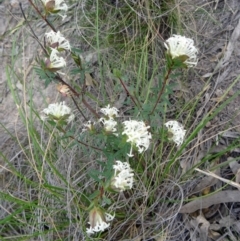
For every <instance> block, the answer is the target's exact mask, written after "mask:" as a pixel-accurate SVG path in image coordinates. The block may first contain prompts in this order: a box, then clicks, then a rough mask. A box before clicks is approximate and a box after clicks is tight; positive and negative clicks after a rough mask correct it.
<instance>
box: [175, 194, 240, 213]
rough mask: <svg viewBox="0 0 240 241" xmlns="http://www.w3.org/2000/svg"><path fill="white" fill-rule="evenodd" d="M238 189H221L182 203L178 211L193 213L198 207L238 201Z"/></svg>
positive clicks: (239, 195)
mask: <svg viewBox="0 0 240 241" xmlns="http://www.w3.org/2000/svg"><path fill="white" fill-rule="evenodd" d="M239 200H240V192H239V191H221V192H218V193H215V194H213V195H211V196H206V197H201V198H198V199H196V200H194V201H192V202H190V203H188V204H186V205H184V206H183V207H182V208H181V210H180V213H193V212H195V211H197V210H199V209H203V208H208V207H210V206H211V205H214V204H219V203H229V202H239Z"/></svg>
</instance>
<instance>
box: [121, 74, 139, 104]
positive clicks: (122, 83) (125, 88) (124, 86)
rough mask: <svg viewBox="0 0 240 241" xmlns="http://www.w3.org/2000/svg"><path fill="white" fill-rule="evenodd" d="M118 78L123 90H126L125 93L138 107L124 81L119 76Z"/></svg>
mask: <svg viewBox="0 0 240 241" xmlns="http://www.w3.org/2000/svg"><path fill="white" fill-rule="evenodd" d="M118 79H119V80H120V82H121V85H122V86H123V88H124V90H125V91H126V92H127V94H128V95H129V96H130V98H131V100H132V102H133V103H134V104H135V106H137V107H139V106H138V105H137V103H136V101H135V100H134V98H133V96H132V95H131V94H130V92H129V91H128V89H127V87H126V85H125V84H124V82H123V81H122V79H121V78H118ZM140 107H141V106H140Z"/></svg>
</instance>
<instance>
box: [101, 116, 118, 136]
mask: <svg viewBox="0 0 240 241" xmlns="http://www.w3.org/2000/svg"><path fill="white" fill-rule="evenodd" d="M99 122H100V123H102V124H103V126H104V129H105V131H106V132H112V133H114V132H116V131H117V129H116V126H117V122H116V121H115V120H114V119H105V118H100V119H99Z"/></svg>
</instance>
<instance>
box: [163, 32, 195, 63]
mask: <svg viewBox="0 0 240 241" xmlns="http://www.w3.org/2000/svg"><path fill="white" fill-rule="evenodd" d="M164 45H165V47H166V48H167V51H168V54H170V55H171V57H172V58H173V59H175V58H177V57H180V56H182V57H184V56H186V58H187V59H186V60H185V61H184V63H185V64H186V65H187V66H188V67H193V66H195V65H196V64H197V52H198V50H197V48H196V47H195V46H194V41H193V40H192V39H190V38H186V37H184V36H181V35H176V34H174V35H173V36H172V37H170V38H169V39H167V40H166V42H165V43H164Z"/></svg>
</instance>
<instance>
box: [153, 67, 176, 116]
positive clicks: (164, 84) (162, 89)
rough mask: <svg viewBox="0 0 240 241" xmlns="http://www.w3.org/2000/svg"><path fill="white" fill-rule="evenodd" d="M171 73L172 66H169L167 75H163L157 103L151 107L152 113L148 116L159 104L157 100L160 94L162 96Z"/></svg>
mask: <svg viewBox="0 0 240 241" xmlns="http://www.w3.org/2000/svg"><path fill="white" fill-rule="evenodd" d="M171 72H172V66H170V68H169V69H168V72H167V74H166V75H165V78H164V81H163V85H162V88H161V90H160V92H159V94H158V98H157V101H156V103H155V105H154V107H153V109H152V111H151V112H150V114H149V115H152V114H153V112H154V111H155V109H156V107H157V104H158V102H159V100H160V98H161V96H162V94H163V91H164V89H165V86H166V84H167V81H168V78H169V75H170V74H171Z"/></svg>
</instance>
